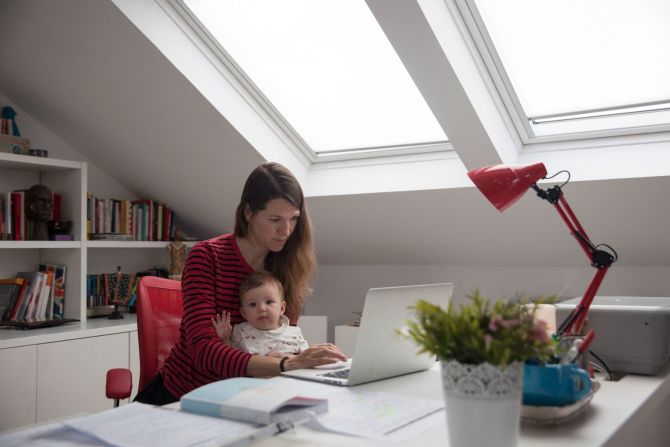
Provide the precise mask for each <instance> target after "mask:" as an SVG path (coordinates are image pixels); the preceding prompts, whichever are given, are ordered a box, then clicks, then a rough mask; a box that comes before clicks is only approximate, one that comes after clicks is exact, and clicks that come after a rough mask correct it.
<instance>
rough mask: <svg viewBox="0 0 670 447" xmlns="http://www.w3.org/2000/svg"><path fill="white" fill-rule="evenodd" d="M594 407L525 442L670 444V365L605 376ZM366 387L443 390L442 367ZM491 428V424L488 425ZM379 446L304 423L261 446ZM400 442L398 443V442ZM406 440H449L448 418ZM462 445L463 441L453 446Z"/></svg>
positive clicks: (424, 393)
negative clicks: (613, 378)
mask: <svg viewBox="0 0 670 447" xmlns="http://www.w3.org/2000/svg"><path fill="white" fill-rule="evenodd" d="M601 385H602V386H601V388H600V390H599V391H598V392H597V393H596V394H595V396H594V397H593V400H592V401H591V404H590V407H589V408H587V409H586V411H585V412H584V413H582V415H581V416H580V418H579V419H577V420H573V421H570V422H568V423H566V424H564V425H560V426H554V427H538V426H527V425H525V424H524V425H522V427H521V434H520V435H521V436H520V439H519V446H520V447H523V446H529V447H530V446H556V447H565V446H570V447H594V446H600V445H607V446H622V447H624V446H625V447H630V446H645V447H648V446H666V445H668V444H667V443H668V439H670V368H668V367H666V368H665V369H664V370H663V372H662V373H661V374H659V375H657V376H654V377H648V376H634V375H629V376H626V377H624V378H623V379H622V380H620V381H619V382H603V383H602V384H601ZM360 387H361V389H366V390H373V391H385V392H390V393H397V394H405V395H411V396H416V397H427V398H436V397H438V396H442V387H441V379H440V371H439V367H437V366H436V367H435V368H433V369H431V370H428V371H425V372H422V373H417V374H410V375H407V376H402V377H397V378H393V379H388V380H384V381H381V382H375V383H370V384H365V385H360ZM482 429H485V427H482ZM345 442H346V445H352V446H378V445H380V444H379V443H376V442H373V441H368V440H364V439H357V438H346V439H345V438H344V437H342V436H339V435H335V434H330V433H322V432H316V431H312V430H310V429H307V428H303V427H300V428H298V429H296V430H295V433H287V434H282V435H280V436H277V437H275V438H273V439H269V440H266V441H264V442H263V443H259V444H258V446H284V445H319V446H337V445H344V443H345ZM394 445H396V444H394ZM397 445H402V446H408V447H409V446H425V447H428V446H447V445H449V441H448V437H447V428H446V420H445V422H444V424H443V425H441V426H439V427H435V428H434V429H432V430H429V431H427V432H424V433H423V434H421V435H420V436H418V437H417V438H415V439H413V440H411V442H407V443H404V444H397ZM453 447H460V446H453Z"/></svg>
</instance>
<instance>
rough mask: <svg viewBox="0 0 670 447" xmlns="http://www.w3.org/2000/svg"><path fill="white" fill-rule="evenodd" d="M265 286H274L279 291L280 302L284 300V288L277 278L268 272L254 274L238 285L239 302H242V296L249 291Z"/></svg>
mask: <svg viewBox="0 0 670 447" xmlns="http://www.w3.org/2000/svg"><path fill="white" fill-rule="evenodd" d="M266 284H274V285H275V287H277V290H279V298H281V300H282V301H283V300H284V287H283V286H282V285H281V281H279V278H277V277H276V276H275V275H273V274H272V273H270V272H254V273H252V274H251V275H249V276H248V277H247V279H245V280H244V281H242V284H240V301H244V295H246V294H247V293H248V292H249V291H250V290H254V289H258V288H259V287H263V286H264V285H266Z"/></svg>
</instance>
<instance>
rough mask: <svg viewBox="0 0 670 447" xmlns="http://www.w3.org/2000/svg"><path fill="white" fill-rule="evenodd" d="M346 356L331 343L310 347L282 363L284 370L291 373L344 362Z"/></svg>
mask: <svg viewBox="0 0 670 447" xmlns="http://www.w3.org/2000/svg"><path fill="white" fill-rule="evenodd" d="M346 360H347V356H346V355H344V354H343V353H342V351H340V348H338V347H337V346H335V345H334V344H332V343H322V344H318V345H312V346H310V347H309V348H307V349H306V350H304V351H303V352H301V353H300V354H298V355H296V356H294V357H291V358H288V359H287V360H286V362H285V363H284V369H285V370H286V371H291V370H294V369H302V368H312V367H314V366H319V365H327V364H328V363H335V362H344V361H346Z"/></svg>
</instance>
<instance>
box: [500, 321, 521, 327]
mask: <svg viewBox="0 0 670 447" xmlns="http://www.w3.org/2000/svg"><path fill="white" fill-rule="evenodd" d="M499 324H500V326H502V327H504V328H505V329H510V328H513V327H515V326H518V325H519V320H501V321H500V323H499Z"/></svg>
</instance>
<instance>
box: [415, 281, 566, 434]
mask: <svg viewBox="0 0 670 447" xmlns="http://www.w3.org/2000/svg"><path fill="white" fill-rule="evenodd" d="M468 298H469V302H468V303H467V304H464V305H461V306H460V307H458V308H456V306H454V305H453V304H451V303H450V304H449V306H448V308H447V309H443V308H441V307H439V306H436V305H434V304H431V303H429V302H426V301H423V300H420V301H418V302H417V303H416V305H415V306H414V311H415V313H416V317H417V319H416V321H409V322H408V328H409V331H408V332H407V336H408V337H409V338H411V339H412V340H413V341H414V342H415V343H416V344H417V345H418V346H419V347H420V350H421V352H427V353H430V354H434V355H436V356H437V358H438V360H439V361H440V363H441V367H442V385H443V387H444V396H445V401H446V409H447V426H448V430H449V440H450V445H454V446H460V445H472V446H477V445H484V446H488V445H497V446H513V445H516V443H517V439H518V432H519V420H520V414H521V394H522V387H523V363H524V362H525V361H526V360H528V359H534V360H537V361H539V362H543V361H546V360H549V359H550V358H551V357H552V356H553V354H554V347H555V342H554V341H553V339H552V338H551V337H549V336H548V334H547V330H546V323H545V322H544V321H542V320H538V319H535V318H534V314H535V311H536V310H537V304H528V303H526V302H524V301H505V300H497V301H495V302H491V301H489V300H488V299H487V298H485V297H484V296H482V295H481V294H480V293H479V291H478V290H474V291H473V292H472V293H471V294H470V295H469V296H468Z"/></svg>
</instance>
